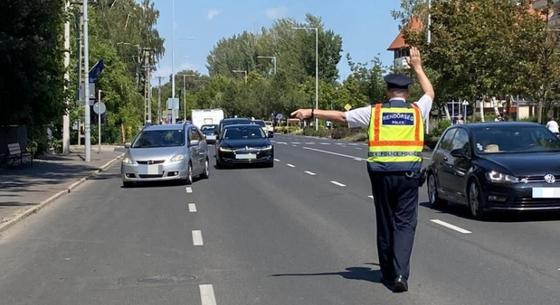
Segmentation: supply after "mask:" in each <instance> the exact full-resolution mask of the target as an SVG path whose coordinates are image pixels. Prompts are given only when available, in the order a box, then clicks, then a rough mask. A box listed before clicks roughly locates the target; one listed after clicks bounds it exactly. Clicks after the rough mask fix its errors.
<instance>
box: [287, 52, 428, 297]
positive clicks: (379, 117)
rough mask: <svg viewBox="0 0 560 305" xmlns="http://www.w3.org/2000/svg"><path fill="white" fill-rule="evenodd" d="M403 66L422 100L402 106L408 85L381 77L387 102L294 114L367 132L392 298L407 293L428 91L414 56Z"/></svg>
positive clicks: (380, 247)
mask: <svg viewBox="0 0 560 305" xmlns="http://www.w3.org/2000/svg"><path fill="white" fill-rule="evenodd" d="M410 55H411V56H410V60H409V65H410V67H411V68H412V70H413V71H414V73H415V74H416V77H417V79H418V82H419V83H420V86H421V87H422V90H423V91H424V95H423V96H422V97H421V98H420V100H418V101H417V102H416V103H409V102H407V100H406V99H407V98H408V97H409V91H408V86H409V85H410V84H411V83H412V81H411V79H410V78H408V77H407V76H405V75H401V74H389V75H387V76H385V77H384V79H385V82H386V83H387V96H388V99H387V100H386V101H384V102H380V103H376V104H374V105H370V106H366V107H362V108H357V109H354V110H351V111H347V112H342V111H335V110H319V109H298V110H296V111H294V112H293V113H292V116H294V117H296V118H298V119H300V120H309V119H313V118H319V119H324V120H331V121H335V122H340V123H343V124H348V127H349V128H355V127H367V128H368V137H369V141H368V146H369V152H368V159H367V170H368V173H369V177H370V181H371V187H372V191H373V196H374V203H375V214H376V223H377V251H378V257H379V266H380V269H381V276H382V279H381V282H382V283H383V284H385V285H386V286H387V287H389V288H391V289H392V290H393V291H394V292H404V291H407V290H408V278H409V274H410V257H411V254H412V246H413V243H414V235H415V231H416V223H417V213H418V188H419V186H420V185H421V183H423V182H422V181H421V180H422V179H423V177H422V176H423V175H422V171H421V166H422V157H421V156H420V153H421V151H422V149H423V147H424V118H427V117H428V114H429V112H430V109H431V107H432V101H433V99H434V90H433V87H432V84H431V83H430V80H429V79H428V77H427V76H426V74H425V73H424V70H423V68H422V61H421V57H420V52H419V51H418V49H417V48H415V47H413V48H411V50H410Z"/></svg>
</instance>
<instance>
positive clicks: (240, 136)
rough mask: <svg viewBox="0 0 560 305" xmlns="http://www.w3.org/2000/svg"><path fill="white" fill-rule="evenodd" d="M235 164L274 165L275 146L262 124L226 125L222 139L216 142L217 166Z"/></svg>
mask: <svg viewBox="0 0 560 305" xmlns="http://www.w3.org/2000/svg"><path fill="white" fill-rule="evenodd" d="M234 164H263V165H266V166H268V167H273V166H274V147H273V146H272V143H271V142H270V140H269V139H268V137H267V136H266V134H265V133H264V131H263V130H262V128H261V127H260V126H258V125H255V124H238V125H228V126H225V128H224V129H223V132H222V136H221V140H220V142H218V143H217V144H216V166H217V167H218V168H220V167H224V166H228V165H234Z"/></svg>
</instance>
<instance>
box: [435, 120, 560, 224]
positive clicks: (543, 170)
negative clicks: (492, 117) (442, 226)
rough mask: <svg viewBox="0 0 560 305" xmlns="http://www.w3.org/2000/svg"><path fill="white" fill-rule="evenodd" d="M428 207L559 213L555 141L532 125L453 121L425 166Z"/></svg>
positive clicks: (559, 153) (476, 212)
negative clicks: (450, 204)
mask: <svg viewBox="0 0 560 305" xmlns="http://www.w3.org/2000/svg"><path fill="white" fill-rule="evenodd" d="M428 198H429V201H430V204H431V205H432V206H433V207H442V206H444V205H445V203H446V202H447V201H450V202H457V203H461V204H465V205H467V206H468V207H469V209H470V212H471V214H472V216H473V217H475V218H482V217H483V216H485V214H486V213H487V212H489V211H505V210H512V211H533V210H535V211H537V210H539V211H542V210H546V211H552V210H558V211H560V140H559V139H558V138H557V137H556V136H555V135H554V134H553V133H552V132H550V131H549V130H548V129H547V128H545V127H544V126H542V125H539V124H535V123H521V122H499V123H478V124H468V125H456V126H452V127H450V128H448V129H447V130H446V131H445V132H444V134H443V135H442V137H441V138H440V140H439V142H438V143H437V145H436V147H435V149H434V152H433V156H432V162H431V164H430V165H429V167H428Z"/></svg>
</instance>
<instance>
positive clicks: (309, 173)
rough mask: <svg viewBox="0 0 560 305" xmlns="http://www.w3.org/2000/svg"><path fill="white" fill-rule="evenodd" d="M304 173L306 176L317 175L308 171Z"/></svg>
mask: <svg viewBox="0 0 560 305" xmlns="http://www.w3.org/2000/svg"><path fill="white" fill-rule="evenodd" d="M304 173H306V174H308V175H310V176H315V175H317V174H315V173H314V172H310V171H305V172H304Z"/></svg>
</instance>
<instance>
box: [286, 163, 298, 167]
mask: <svg viewBox="0 0 560 305" xmlns="http://www.w3.org/2000/svg"><path fill="white" fill-rule="evenodd" d="M286 166H287V167H296V166H295V165H293V164H290V163H286Z"/></svg>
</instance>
